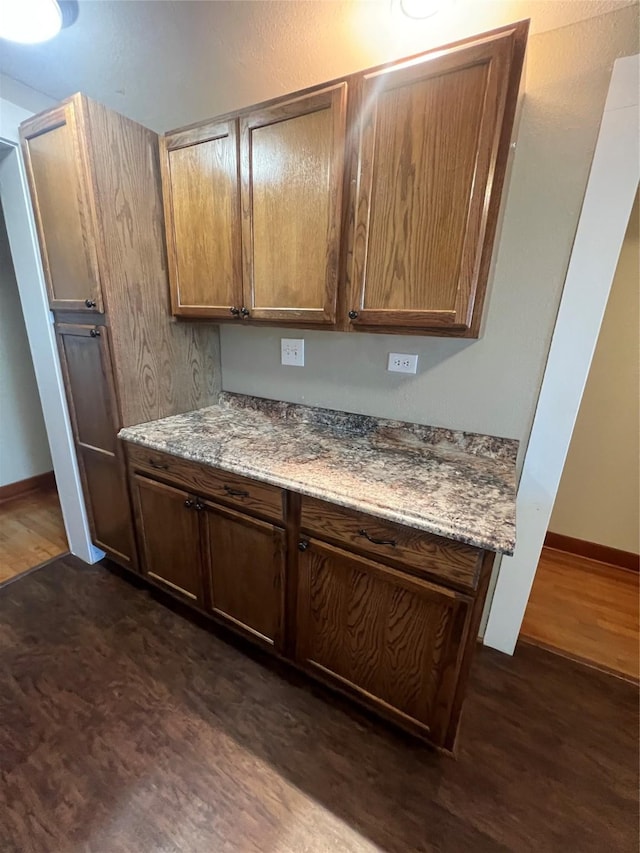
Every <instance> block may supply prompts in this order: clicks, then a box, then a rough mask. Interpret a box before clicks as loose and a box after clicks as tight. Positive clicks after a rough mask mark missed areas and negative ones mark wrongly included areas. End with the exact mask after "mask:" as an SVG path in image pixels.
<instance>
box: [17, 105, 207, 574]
mask: <svg viewBox="0 0 640 853" xmlns="http://www.w3.org/2000/svg"><path fill="white" fill-rule="evenodd" d="M21 139H22V149H23V154H24V159H25V165H26V170H27V176H28V180H29V187H30V191H31V198H32V202H33V208H34V213H35V219H36V226H37V230H38V237H39V242H40V250H41V254H42V263H43V267H44V273H45V279H46V283H47V290H48V296H49V305H50V308H51V309H52V311H53V312H54V320H55V329H56V337H57V341H58V348H59V352H60V360H61V365H62V372H63V377H64V383H65V391H66V395H67V401H68V405H69V414H70V418H71V423H72V428H73V435H74V440H75V445H76V451H77V457H78V465H79V469H80V476H81V480H82V485H83V491H84V496H85V503H86V507H87V514H88V517H89V524H90V528H91V534H92V538H93V541H94V543H95V544H96V545H97V546H98V547H99V548H102V549H103V550H104V551H105V552H106V553H107V554H108V555H109V556H110V557H111V558H112V559H113V560H115V561H116V562H118V563H120V564H121V565H124V566H127V567H130V568H136V567H137V556H136V545H135V540H134V533H133V523H132V511H131V501H130V496H129V490H128V484H127V478H126V471H125V463H124V458H123V456H122V451H121V449H120V447H119V442H118V441H117V440H116V434H117V432H118V430H119V429H120V427H122V426H130V425H132V424H136V423H143V422H145V421H150V420H154V419H157V418H162V417H167V416H168V415H172V414H178V413H180V412H184V411H188V410H190V409H195V408H198V407H201V406H206V405H209V404H210V403H212V402H214V400H215V398H216V395H217V392H218V370H217V357H218V353H217V336H216V335H215V332H213V331H212V330H211V329H210V328H208V327H207V326H202V325H200V326H198V325H196V324H191V323H180V324H179V323H177V322H176V321H175V320H173V319H172V317H171V316H170V309H169V289H168V281H167V270H166V259H165V258H166V256H165V250H164V239H163V232H164V223H163V213H162V199H161V195H160V180H159V164H158V154H157V151H158V140H157V136H156V134H155V133H153V132H152V131H150V130H148V129H146V128H144V127H142V126H140V125H139V124H136V123H135V122H133V121H130V120H129V119H126V118H124V117H123V116H120V115H118V114H117V113H114V112H111V111H109V110H107V109H106V108H105V107H103V106H101V105H100V104H97V103H95V102H93V101H91V100H89V99H88V98H86V97H84V96H83V95H74V96H73V97H71V98H69V99H67V100H66V101H63V102H62V103H61V104H59V105H57V106H55V107H53V108H52V109H50V110H47V111H46V112H44V113H40V114H39V115H37V116H34V117H33V118H31V119H29V120H28V121H26V122H24V123H23V125H22V127H21Z"/></svg>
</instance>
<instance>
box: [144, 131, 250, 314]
mask: <svg viewBox="0 0 640 853" xmlns="http://www.w3.org/2000/svg"><path fill="white" fill-rule="evenodd" d="M161 155H162V169H163V174H162V182H163V190H164V200H165V216H166V225H167V247H168V251H169V273H170V279H171V299H172V308H173V313H174V314H179V315H183V316H196V317H197V316H210V317H225V318H227V317H230V316H232V315H231V314H230V309H231V308H232V307H239V306H240V305H241V303H242V272H241V249H240V240H241V236H240V188H239V175H238V135H237V122H236V121H235V120H231V121H227V122H220V123H218V124H215V125H207V126H205V127H203V128H198V130H197V131H193V132H186V131H183V132H178V133H176V134H172V135H171V136H169V137H165V138H164V139H163V140H162V141H161Z"/></svg>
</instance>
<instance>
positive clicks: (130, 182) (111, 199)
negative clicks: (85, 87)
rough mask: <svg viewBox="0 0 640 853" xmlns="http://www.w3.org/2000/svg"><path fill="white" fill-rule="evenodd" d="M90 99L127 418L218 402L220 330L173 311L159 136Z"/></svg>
mask: <svg viewBox="0 0 640 853" xmlns="http://www.w3.org/2000/svg"><path fill="white" fill-rule="evenodd" d="M85 104H86V107H85V108H86V111H87V119H88V120H87V127H88V136H87V146H88V150H89V155H88V160H89V162H90V163H91V166H92V178H93V187H94V194H95V198H96V204H97V206H98V209H99V211H100V215H99V231H100V240H99V242H98V258H99V262H100V265H101V268H103V269H105V270H106V271H107V272H106V273H105V276H104V278H105V282H106V283H105V291H106V299H107V308H108V322H109V326H110V328H111V338H112V345H113V364H114V373H115V377H116V386H117V392H118V397H119V402H120V410H121V417H122V426H130V425H132V424H136V423H142V422H145V421H150V420H155V419H157V418H163V417H167V416H169V415H173V414H178V413H180V412H185V411H189V410H191V409H196V408H199V407H202V406H206V405H209V404H211V403H212V402H214V399H215V397H216V395H217V392H218V390H219V382H220V379H219V374H218V367H217V356H218V338H217V333H216V331H215V330H213V329H211V328H209V327H207V326H203V325H198V324H194V323H185V324H183V323H177V322H175V320H172V318H171V315H170V310H169V285H168V278H167V265H166V255H165V250H164V220H163V212H162V201H161V196H160V171H159V160H158V150H157V144H158V140H157V136H156V134H155V133H152V132H151V131H150V130H147V129H146V128H144V127H142V126H141V125H139V124H136V123H135V122H132V121H130V120H129V119H125V118H124V117H122V116H119V115H118V114H117V113H113V112H111V111H109V110H107V109H106V108H105V107H103V106H102V105H100V104H97V103H95V102H94V101H90V100H88V99H86V100H85ZM133 163H135V164H136V165H135V168H132V164H133Z"/></svg>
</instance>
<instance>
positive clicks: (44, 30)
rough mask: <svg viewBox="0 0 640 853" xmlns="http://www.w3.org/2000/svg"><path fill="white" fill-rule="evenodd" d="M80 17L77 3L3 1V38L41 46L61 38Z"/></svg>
mask: <svg viewBox="0 0 640 853" xmlns="http://www.w3.org/2000/svg"><path fill="white" fill-rule="evenodd" d="M77 17H78V3H77V0H73V2H69V0H60V2H56V0H0V38H3V39H7V40H8V41H17V42H20V43H21V44H37V43H38V42H43V41H48V40H49V39H52V38H53V37H54V36H57V35H58V33H59V32H60V30H61V29H62V27H67V26H69V24H72V23H73V22H74V21H75V19H76V18H77Z"/></svg>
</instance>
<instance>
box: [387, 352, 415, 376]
mask: <svg viewBox="0 0 640 853" xmlns="http://www.w3.org/2000/svg"><path fill="white" fill-rule="evenodd" d="M387 370H388V371H390V372H391V373H416V372H417V370H418V356H417V355H411V354H410V353H405V352H390V353H389V362H388V364H387Z"/></svg>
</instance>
